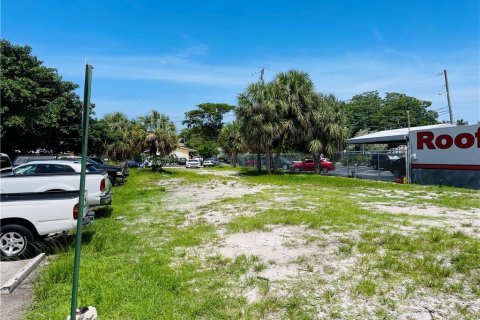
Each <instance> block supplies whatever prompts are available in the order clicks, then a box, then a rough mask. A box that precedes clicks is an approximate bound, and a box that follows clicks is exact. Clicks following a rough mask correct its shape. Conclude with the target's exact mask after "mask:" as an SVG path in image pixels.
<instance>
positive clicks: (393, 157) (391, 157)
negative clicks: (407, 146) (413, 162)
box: [388, 156, 400, 161]
mask: <svg viewBox="0 0 480 320" xmlns="http://www.w3.org/2000/svg"><path fill="white" fill-rule="evenodd" d="M388 158H389V159H390V160H392V161H394V160H398V159H400V157H399V156H388Z"/></svg>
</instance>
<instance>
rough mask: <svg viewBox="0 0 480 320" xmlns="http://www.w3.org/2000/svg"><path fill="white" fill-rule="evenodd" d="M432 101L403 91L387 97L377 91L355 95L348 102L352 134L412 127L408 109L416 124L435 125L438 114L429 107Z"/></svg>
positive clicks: (348, 117) (346, 109)
mask: <svg viewBox="0 0 480 320" xmlns="http://www.w3.org/2000/svg"><path fill="white" fill-rule="evenodd" d="M431 104H432V103H431V102H430V101H422V100H419V99H417V98H414V97H410V96H407V95H405V94H403V93H396V92H389V93H387V94H386V96H385V98H382V97H380V95H379V94H378V92H377V91H371V92H365V93H362V94H360V95H356V96H354V97H353V98H352V99H351V100H350V101H349V102H347V103H346V104H345V112H346V114H347V119H348V120H347V122H348V126H349V128H350V136H355V135H356V134H357V132H359V131H360V130H368V131H372V132H374V131H381V130H389V129H396V128H405V127H407V126H408V117H407V111H409V113H410V125H411V126H412V127H415V126H422V125H429V124H435V123H437V122H438V120H437V118H438V113H437V112H436V111H433V110H428V108H429V107H430V106H431Z"/></svg>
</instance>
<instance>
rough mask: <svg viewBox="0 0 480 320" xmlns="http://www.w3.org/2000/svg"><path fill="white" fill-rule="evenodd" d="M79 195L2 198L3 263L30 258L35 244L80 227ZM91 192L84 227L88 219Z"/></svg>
mask: <svg viewBox="0 0 480 320" xmlns="http://www.w3.org/2000/svg"><path fill="white" fill-rule="evenodd" d="M78 194H79V193H78V191H66V192H65V191H62V192H60V191H57V192H40V193H9V194H5V193H4V194H0V211H1V212H2V215H1V219H0V225H1V227H0V254H1V257H2V258H3V259H14V258H19V257H24V256H28V254H29V253H30V252H29V251H31V250H32V249H33V244H34V243H35V241H37V240H40V239H41V238H43V237H45V236H47V235H49V234H52V233H59V232H63V231H67V230H71V229H75V228H76V226H77V219H78V218H79V212H78V211H79V205H78V200H79V196H78ZM86 198H87V192H86V194H85V207H84V211H83V215H81V217H80V218H81V219H82V218H83V220H82V221H83V223H84V224H87V223H89V222H90V221H91V220H92V219H93V216H90V215H88V212H89V206H88V201H87V200H86Z"/></svg>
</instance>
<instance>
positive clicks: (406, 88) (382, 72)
mask: <svg viewBox="0 0 480 320" xmlns="http://www.w3.org/2000/svg"><path fill="white" fill-rule="evenodd" d="M195 50H196V49H192V50H191V52H194V51H195ZM199 50H200V51H201V50H202V49H199ZM191 52H190V53H191ZM190 53H189V50H187V51H186V53H185V55H184V57H180V56H179V55H178V54H175V55H170V56H168V55H165V56H125V57H102V56H99V57H92V58H91V59H89V61H90V62H91V63H92V64H93V65H94V67H95V69H94V74H95V77H96V78H102V79H106V80H108V79H112V80H124V81H130V80H139V79H142V80H152V81H166V82H171V83H176V84H178V86H179V87H183V88H184V87H185V86H189V85H205V86H207V87H208V89H206V90H205V91H206V92H209V93H211V94H212V98H211V100H215V97H216V96H215V95H213V93H214V92H216V91H221V92H222V94H223V95H225V94H226V93H228V92H230V94H231V96H232V100H234V99H235V97H236V95H237V94H238V93H239V92H241V91H242V90H244V88H245V87H246V86H247V85H248V84H249V83H251V82H253V81H256V79H257V78H258V75H253V72H254V71H255V70H257V69H258V68H259V66H262V65H267V66H269V67H267V70H266V80H270V79H272V78H273V77H274V76H275V74H276V73H278V72H280V71H287V70H289V69H299V70H304V71H306V72H308V73H309V74H310V76H311V78H312V80H313V81H314V83H315V86H316V89H317V90H318V91H320V92H325V93H333V94H335V95H337V96H338V97H339V98H341V99H349V98H351V97H352V96H353V95H355V94H360V93H362V92H365V91H372V90H377V91H379V92H380V93H381V94H383V93H385V92H402V93H406V94H408V95H412V96H415V97H418V98H420V99H423V100H429V101H432V102H433V107H435V108H440V107H443V106H445V105H446V98H445V96H442V95H438V92H439V91H444V79H443V75H442V74H440V75H439V73H440V72H442V71H443V69H444V68H447V69H448V72H449V73H448V75H449V84H450V91H451V97H452V105H453V106H454V111H455V112H454V114H456V115H457V117H458V118H465V119H467V120H470V121H471V122H476V121H477V120H478V119H479V118H480V117H479V111H478V106H479V105H480V89H479V88H480V79H479V64H478V57H477V56H478V52H477V51H469V52H466V51H465V52H460V53H459V54H458V55H455V54H454V53H452V52H450V53H448V56H447V55H445V56H440V55H437V56H436V57H426V56H419V55H418V54H412V53H409V52H401V51H398V50H392V49H388V48H386V49H379V50H375V51H373V50H372V51H371V52H357V53H349V54H345V55H336V56H330V57H326V58H317V57H315V58H312V57H299V58H291V57H282V58H279V57H276V58H265V59H264V60H262V61H250V62H244V63H241V64H231V65H228V64H225V65H218V64H215V63H210V64H208V63H197V62H195V61H194V60H195V58H192V56H189V54H190ZM77 61H78V60H77ZM57 62H58V61H57ZM77 64H78V63H77ZM57 65H58V63H57ZM63 65H64V66H68V68H65V69H62V67H59V69H60V73H61V74H63V73H65V72H66V73H69V72H74V73H75V74H76V75H77V76H78V73H79V70H83V69H82V68H81V67H78V65H77V66H76V68H75V70H73V69H71V66H72V65H73V64H71V63H68V62H65V63H64V64H63ZM215 88H218V90H215ZM132 99H135V97H132ZM178 99H183V97H178ZM198 103H200V101H199V102H198Z"/></svg>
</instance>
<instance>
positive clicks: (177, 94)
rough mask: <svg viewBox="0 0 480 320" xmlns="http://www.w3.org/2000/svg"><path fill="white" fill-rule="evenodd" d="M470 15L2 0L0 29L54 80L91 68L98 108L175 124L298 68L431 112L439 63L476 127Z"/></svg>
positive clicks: (430, 6) (460, 111)
mask: <svg viewBox="0 0 480 320" xmlns="http://www.w3.org/2000/svg"><path fill="white" fill-rule="evenodd" d="M479 17H480V1H478V0H471V1H470V0H458V1H442V0H435V1H420V0H418V1H402V0H398V1H385V0H383V1H368V0H366V1H280V0H277V1H260V0H257V1H133V0H116V1H74V0H70V1H52V0H43V1H34V0H29V1H26V0H3V1H2V2H1V33H2V38H5V39H8V40H10V41H11V42H12V43H14V44H19V45H26V44H27V45H30V46H31V47H32V48H33V54H34V55H36V56H37V57H38V58H39V59H41V60H43V61H44V62H45V65H46V66H49V67H54V68H57V69H58V71H59V73H60V74H61V75H62V76H63V78H64V79H65V80H71V81H74V82H76V83H78V84H80V85H83V77H84V64H85V60H87V61H88V62H89V63H90V64H92V65H93V66H94V71H93V87H92V101H93V102H95V103H96V114H97V116H103V115H104V114H106V113H109V112H114V111H121V112H124V113H125V114H127V115H128V116H129V117H131V118H134V117H136V116H139V115H142V114H145V113H147V112H148V111H149V110H152V109H156V110H159V111H161V112H163V113H165V114H167V115H168V116H170V118H171V119H172V120H173V121H175V122H176V124H177V126H179V127H180V126H181V121H182V119H183V118H184V113H185V111H188V110H191V109H193V108H195V106H196V105H198V104H200V103H203V102H226V103H230V104H236V97H237V95H238V93H240V92H242V91H243V90H244V89H245V87H246V86H247V85H248V84H249V83H251V82H254V81H256V80H257V79H258V77H259V74H258V71H259V70H260V68H262V67H264V68H265V79H266V80H270V79H272V78H273V77H274V76H275V74H277V73H278V72H282V71H287V70H289V69H292V68H294V69H299V70H302V71H305V72H307V73H309V75H310V77H311V78H312V80H313V81H314V83H315V87H316V89H317V91H319V92H323V93H333V94H335V95H336V96H337V97H339V98H341V99H344V100H348V99H350V98H351V97H352V96H353V95H355V94H360V93H362V92H365V91H371V90H378V91H379V92H380V93H381V94H384V93H385V92H402V93H406V94H408V95H412V96H415V97H417V98H420V99H424V100H429V101H432V102H433V106H432V109H440V108H443V107H445V106H446V105H447V99H446V95H445V88H444V79H443V76H442V75H439V73H441V72H442V70H443V69H447V70H448V76H449V79H448V80H449V86H450V93H451V100H452V106H453V113H454V118H455V119H459V118H463V119H465V120H468V121H469V122H470V123H476V122H477V121H478V120H479V119H480V111H479V108H480V58H479V57H480V42H479V41H480V40H479V39H480V25H479ZM82 92H83V91H81V90H79V94H81V93H82ZM439 93H440V94H439ZM440 119H441V120H447V119H448V114H442V115H440ZM227 120H229V118H227Z"/></svg>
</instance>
